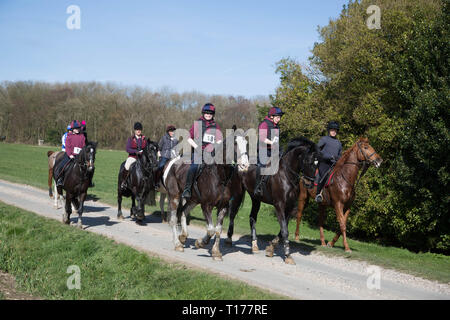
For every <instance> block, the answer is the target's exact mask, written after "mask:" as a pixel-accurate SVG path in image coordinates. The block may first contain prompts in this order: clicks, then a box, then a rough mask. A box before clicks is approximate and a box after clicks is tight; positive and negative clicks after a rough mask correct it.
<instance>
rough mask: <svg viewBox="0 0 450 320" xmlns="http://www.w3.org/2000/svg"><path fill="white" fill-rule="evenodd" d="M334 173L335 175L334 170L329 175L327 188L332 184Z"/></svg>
mask: <svg viewBox="0 0 450 320" xmlns="http://www.w3.org/2000/svg"><path fill="white" fill-rule="evenodd" d="M333 175H334V170H333V171H332V172H331V173H330V175H329V176H328V181H327V184H326V185H325V188H326V187H328V186H329V185H330V184H331V182H332V181H331V179H332V178H333Z"/></svg>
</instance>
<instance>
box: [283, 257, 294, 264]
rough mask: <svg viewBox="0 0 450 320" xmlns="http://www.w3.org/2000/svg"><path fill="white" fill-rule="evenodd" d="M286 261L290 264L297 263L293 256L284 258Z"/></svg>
mask: <svg viewBox="0 0 450 320" xmlns="http://www.w3.org/2000/svg"><path fill="white" fill-rule="evenodd" d="M284 263H286V264H290V265H295V261H294V259H292V257H286V258H285V259H284Z"/></svg>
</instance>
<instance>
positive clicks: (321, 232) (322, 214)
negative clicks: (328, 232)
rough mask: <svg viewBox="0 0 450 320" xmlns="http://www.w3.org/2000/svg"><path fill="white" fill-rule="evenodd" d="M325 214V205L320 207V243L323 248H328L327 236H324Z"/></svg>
mask: <svg viewBox="0 0 450 320" xmlns="http://www.w3.org/2000/svg"><path fill="white" fill-rule="evenodd" d="M325 212H326V207H325V206H323V205H319V219H318V225H319V232H320V243H321V246H322V247H326V246H327V245H326V244H325V236H324V234H323V223H324V221H325Z"/></svg>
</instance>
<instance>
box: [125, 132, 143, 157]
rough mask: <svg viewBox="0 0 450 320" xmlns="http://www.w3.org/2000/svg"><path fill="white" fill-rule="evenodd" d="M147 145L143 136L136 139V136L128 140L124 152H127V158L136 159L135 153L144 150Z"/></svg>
mask: <svg viewBox="0 0 450 320" xmlns="http://www.w3.org/2000/svg"><path fill="white" fill-rule="evenodd" d="M146 145H147V140H146V138H145V136H141V138H139V139H137V138H136V136H132V137H129V138H128V141H127V147H126V150H127V152H128V156H129V157H133V158H136V157H137V153H138V152H139V151H141V150H143V149H144V148H145V146H146Z"/></svg>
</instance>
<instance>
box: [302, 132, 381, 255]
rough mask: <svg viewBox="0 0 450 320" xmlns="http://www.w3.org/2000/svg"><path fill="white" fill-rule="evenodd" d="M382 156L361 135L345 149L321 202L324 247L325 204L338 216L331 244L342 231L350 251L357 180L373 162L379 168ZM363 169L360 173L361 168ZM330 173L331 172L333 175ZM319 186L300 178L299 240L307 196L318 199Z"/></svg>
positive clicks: (320, 217)
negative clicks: (349, 233)
mask: <svg viewBox="0 0 450 320" xmlns="http://www.w3.org/2000/svg"><path fill="white" fill-rule="evenodd" d="M382 161H383V159H381V157H380V156H379V155H378V154H377V153H376V151H375V150H374V148H373V147H372V146H371V145H370V144H369V140H368V139H366V138H360V139H359V140H358V141H357V142H356V143H355V144H354V145H353V146H352V147H351V148H350V149H348V150H347V151H345V152H344V154H343V155H342V157H341V158H340V159H339V160H338V162H337V163H336V165H335V167H334V169H333V170H332V173H331V174H332V177H331V182H330V183H329V185H328V186H326V187H324V188H323V191H322V193H323V201H322V202H321V203H320V204H319V229H320V242H321V243H322V246H325V239H324V235H323V222H324V219H325V209H326V207H332V208H334V211H335V212H336V218H337V221H338V222H339V227H340V231H338V232H337V233H336V235H335V236H334V238H333V240H332V241H331V242H329V243H328V246H329V247H333V246H334V244H335V243H336V241H337V240H338V239H339V236H340V235H341V234H342V238H343V240H344V247H345V251H346V252H351V250H350V248H349V247H348V243H347V234H346V225H347V218H348V215H349V214H350V206H351V204H352V202H353V200H354V199H355V189H356V185H357V181H359V179H360V178H361V177H362V176H363V175H364V173H365V171H366V170H367V168H368V166H369V165H370V164H373V165H374V166H375V167H377V168H378V167H380V165H381V162H382ZM361 168H363V170H362V172H361V175H360V176H359V178H358V180H357V176H358V172H359V170H360V169H361ZM331 174H330V175H331ZM315 196H316V188H315V187H314V185H313V184H312V183H311V182H310V181H304V180H301V181H300V194H299V197H298V209H297V227H296V229H295V240H298V239H299V227H300V222H301V220H302V213H303V210H304V208H305V205H306V204H307V201H308V199H309V198H310V197H311V198H313V199H314V198H315Z"/></svg>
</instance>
